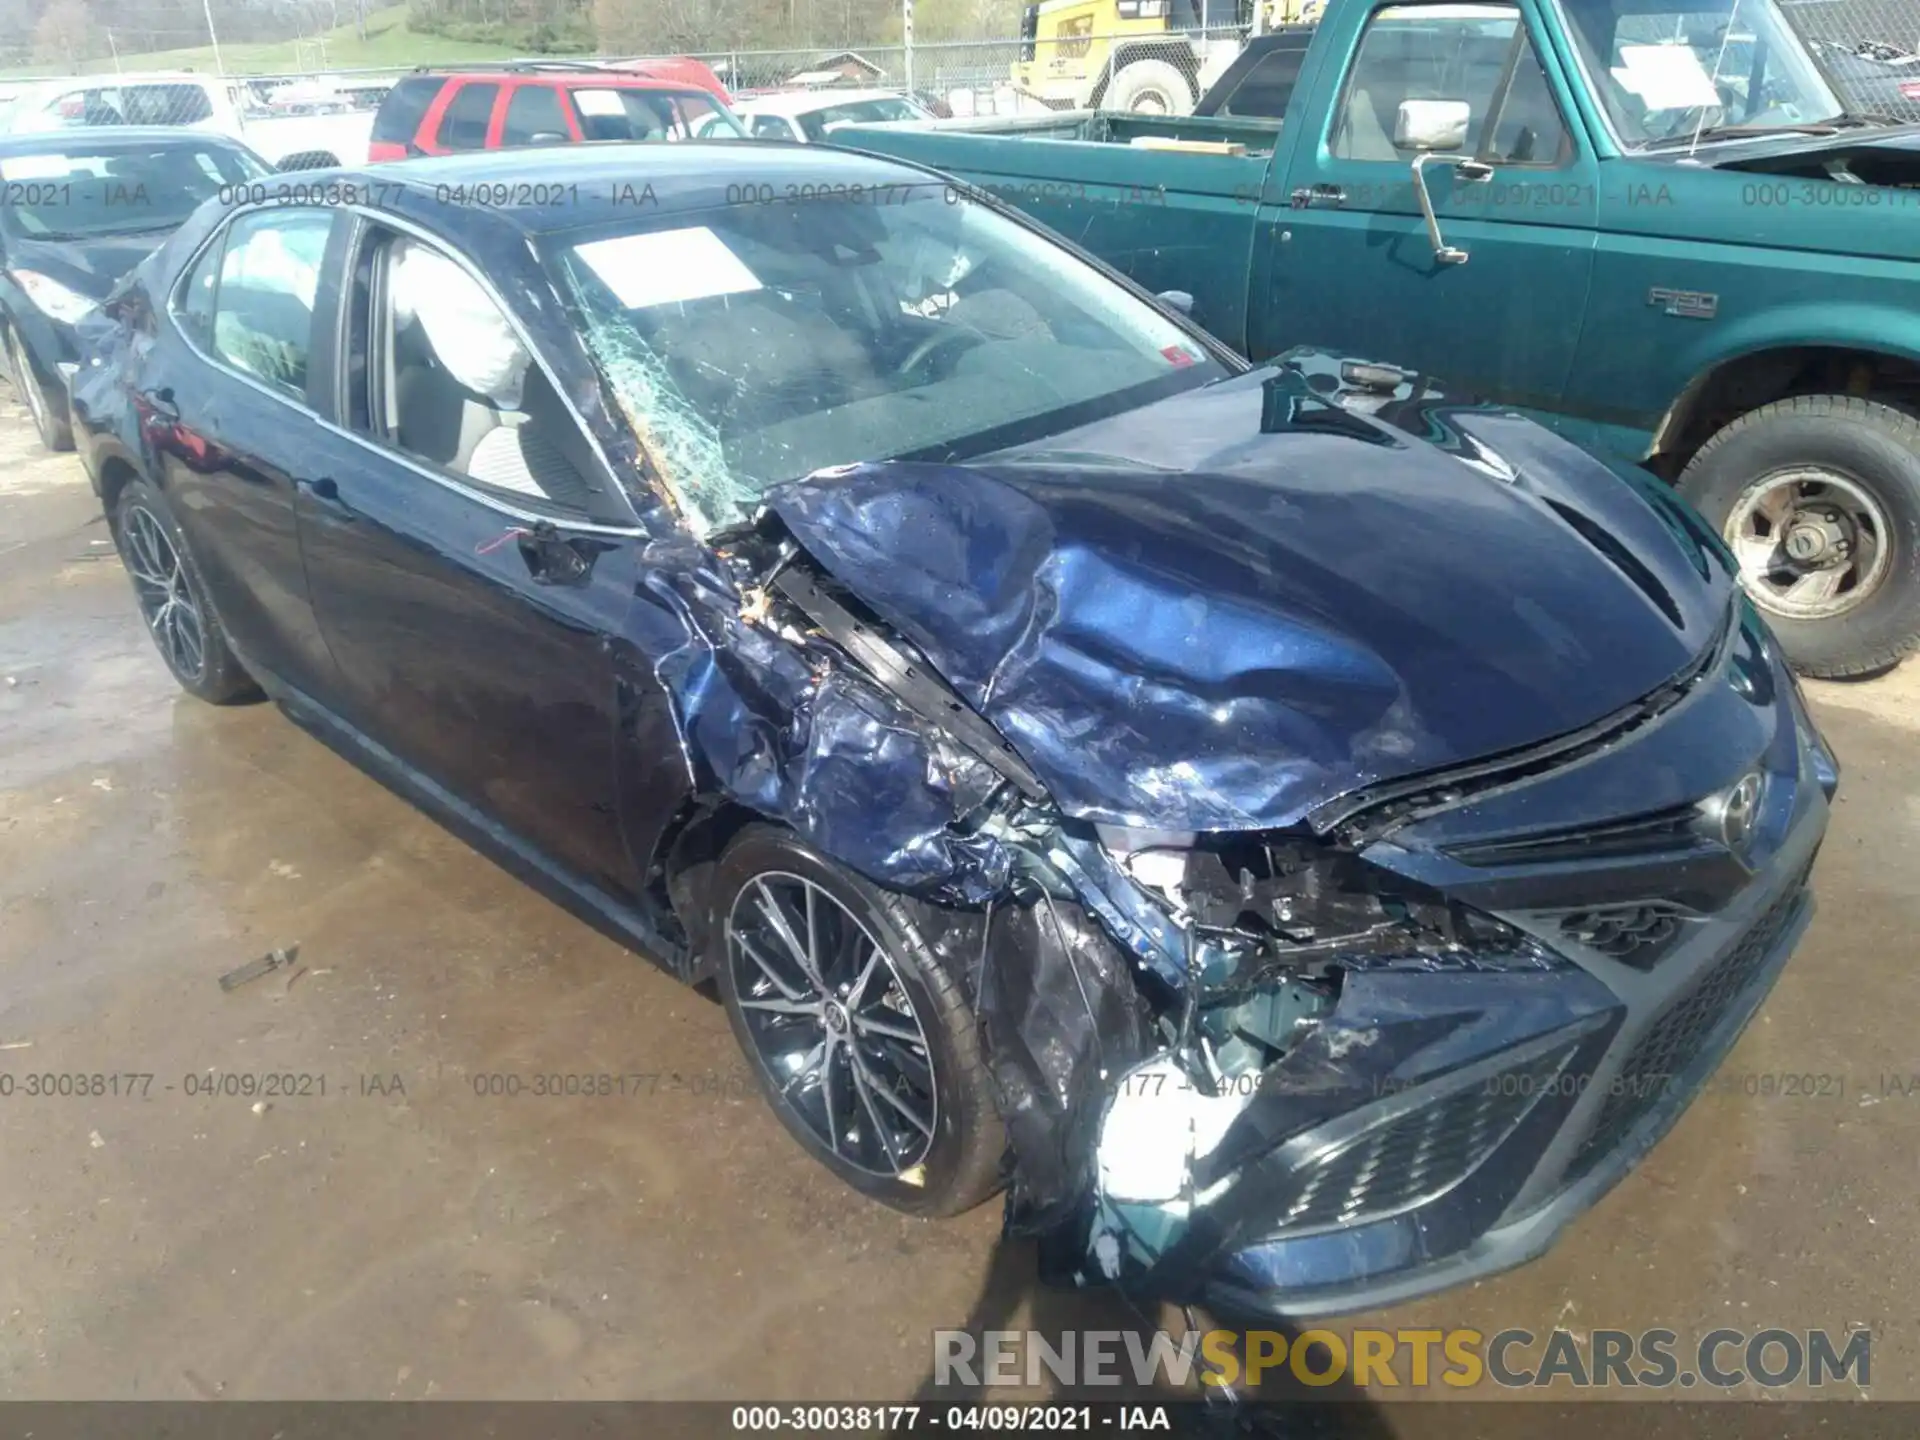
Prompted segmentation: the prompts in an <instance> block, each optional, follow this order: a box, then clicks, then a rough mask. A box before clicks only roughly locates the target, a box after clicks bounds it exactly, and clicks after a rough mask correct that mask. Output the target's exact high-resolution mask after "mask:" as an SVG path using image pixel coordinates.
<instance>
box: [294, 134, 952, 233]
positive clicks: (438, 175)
mask: <svg viewBox="0 0 1920 1440" xmlns="http://www.w3.org/2000/svg"><path fill="white" fill-rule="evenodd" d="M940 183H941V179H940V177H939V176H937V175H934V174H933V173H932V172H930V171H927V170H922V169H919V168H917V167H914V166H911V165H905V164H902V163H900V162H898V161H894V160H887V159H883V158H881V157H879V156H876V155H862V154H859V153H857V152H855V151H852V150H841V149H837V148H834V147H830V146H823V145H791V144H783V143H779V142H760V141H754V140H745V139H740V140H681V141H674V142H672V143H667V142H662V141H651V142H638V143H636V142H633V141H627V140H599V141H584V142H581V143H579V144H574V145H554V146H539V147H525V148H518V149H516V148H508V149H503V150H474V151H466V152H463V153H461V154H457V155H435V156H429V157H426V158H422V159H416V160H398V161H392V162H389V163H386V164H379V165H370V166H367V167H365V168H363V169H355V170H331V171H328V172H327V178H326V184H327V186H328V187H329V188H330V189H331V188H333V187H334V186H336V185H337V186H339V187H340V188H341V189H342V190H343V191H347V192H351V191H355V190H357V191H359V192H361V193H363V194H366V195H368V196H370V197H377V198H374V199H373V200H372V201H371V203H372V204H373V205H374V206H375V207H376V208H378V209H380V210H384V211H388V212H391V213H394V214H396V215H398V216H400V217H402V218H404V219H407V220H411V221H413V222H414V223H416V224H419V225H421V226H423V227H425V228H426V229H428V230H432V231H434V232H436V233H438V234H440V235H442V236H444V237H446V238H447V239H448V240H449V241H450V242H452V243H454V244H456V245H481V244H484V243H485V237H486V235H487V233H488V232H491V233H492V234H493V235H494V236H496V237H497V236H498V235H499V233H500V230H501V228H502V227H505V228H507V229H509V230H511V231H514V232H517V233H519V234H520V235H523V236H543V235H554V234H561V233H564V232H567V231H570V230H580V229H587V228H590V227H593V226H600V225H606V224H609V223H611V222H614V221H621V220H625V221H634V220H646V219H649V218H653V217H657V216H662V215H671V214H676V213H680V214H685V213H690V212H694V211H700V210H708V209H715V208H718V207H720V206H723V205H727V204H737V203H739V200H740V196H741V195H742V193H744V192H745V189H746V187H748V186H752V187H754V191H753V193H755V194H760V193H770V194H784V193H785V192H786V189H787V187H789V186H799V185H804V184H813V185H816V186H818V185H822V184H830V185H833V186H835V187H836V188H837V187H839V186H842V185H845V186H849V187H851V186H863V187H866V188H867V189H870V190H871V189H879V188H883V187H886V186H889V185H911V184H932V185H937V184H940ZM463 191H470V192H477V193H478V194H479V195H480V196H483V197H484V199H483V200H481V201H480V202H479V203H462V192H463Z"/></svg>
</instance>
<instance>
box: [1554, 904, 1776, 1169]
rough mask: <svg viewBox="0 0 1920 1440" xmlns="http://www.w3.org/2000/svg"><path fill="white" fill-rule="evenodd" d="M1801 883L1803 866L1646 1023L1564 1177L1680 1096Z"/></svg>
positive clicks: (1773, 938) (1600, 1155) (1601, 1155)
mask: <svg viewBox="0 0 1920 1440" xmlns="http://www.w3.org/2000/svg"><path fill="white" fill-rule="evenodd" d="M1806 882H1807V873H1806V871H1804V870H1803V871H1802V872H1801V873H1800V875H1799V877H1798V878H1797V879H1796V880H1795V881H1794V883H1793V884H1791V885H1789V886H1787V888H1786V889H1785V890H1783V891H1781V893H1780V897H1779V898H1778V899H1777V900H1775V901H1774V902H1773V904H1772V905H1770V906H1768V907H1767V910H1766V913H1764V914H1763V915H1762V916H1761V917H1760V919H1759V920H1758V921H1756V922H1755V924H1754V926H1753V928H1752V929H1751V930H1749V931H1747V933H1746V934H1745V935H1744V936H1742V937H1741V939H1740V941H1739V943H1738V944H1736V945H1735V946H1734V947H1733V948H1732V949H1731V950H1729V951H1728V952H1727V953H1726V954H1725V955H1723V956H1721V957H1720V959H1719V960H1718V961H1716V962H1715V963H1714V965H1713V966H1712V967H1711V968H1710V969H1709V970H1708V971H1707V972H1706V974H1704V975H1702V976H1701V977H1700V979H1699V981H1698V982H1697V983H1696V984H1695V985H1694V986H1693V988H1692V989H1691V990H1689V991H1687V993H1686V994H1684V995H1682V996H1681V997H1680V998H1679V999H1678V1000H1676V1001H1674V1002H1673V1004H1672V1005H1670V1006H1669V1007H1668V1008H1667V1010H1666V1011H1665V1012H1664V1013H1663V1014H1662V1015H1661V1016H1660V1017H1659V1018H1658V1019H1657V1020H1655V1021H1654V1022H1653V1024H1652V1025H1650V1026H1648V1027H1647V1031H1646V1033H1645V1034H1644V1035H1642V1036H1641V1037H1640V1039H1639V1040H1638V1042H1636V1043H1635V1045H1634V1047H1633V1049H1632V1050H1630V1051H1629V1052H1628V1053H1627V1058H1626V1060H1625V1061H1624V1062H1623V1063H1622V1065H1621V1067H1620V1073H1619V1075H1618V1077H1616V1080H1615V1081H1614V1083H1613V1084H1611V1085H1610V1086H1609V1087H1608V1089H1607V1097H1606V1099H1605V1100H1604V1101H1603V1102H1602V1104H1601V1106H1600V1115H1599V1118H1598V1119H1596V1120H1595V1121H1594V1124H1593V1130H1592V1132H1591V1133H1589V1134H1588V1136H1587V1139H1586V1143H1585V1144H1583V1145H1582V1146H1581V1147H1580V1152H1579V1154H1577V1155H1576V1156H1574V1159H1573V1164H1572V1165H1571V1166H1570V1167H1568V1172H1567V1179H1568V1180H1569V1181H1573V1180H1577V1179H1579V1178H1580V1176H1582V1175H1584V1174H1585V1173H1586V1172H1587V1171H1589V1170H1591V1169H1592V1168H1593V1167H1594V1165H1595V1164H1597V1163H1598V1162H1599V1161H1600V1160H1602V1159H1604V1158H1605V1157H1606V1156H1607V1155H1608V1154H1609V1153H1611V1152H1612V1150H1613V1149H1614V1147H1615V1146H1617V1145H1618V1144H1619V1143H1620V1142H1621V1141H1622V1140H1623V1139H1625V1138H1626V1136H1627V1133H1628V1132H1629V1131H1630V1130H1632V1129H1633V1127H1634V1126H1635V1125H1637V1124H1639V1122H1640V1120H1641V1119H1642V1118H1643V1117H1644V1116H1646V1115H1647V1114H1648V1113H1649V1112H1650V1111H1652V1110H1653V1109H1655V1108H1656V1107H1657V1106H1658V1105H1659V1104H1660V1103H1661V1101H1663V1100H1665V1099H1667V1098H1669V1097H1672V1098H1675V1099H1678V1098H1680V1096H1679V1086H1680V1080H1681V1077H1682V1076H1684V1075H1685V1074H1686V1073H1687V1072H1688V1071H1689V1070H1690V1069H1691V1068H1692V1067H1693V1065H1694V1063H1695V1062H1696V1061H1697V1060H1698V1059H1699V1058H1700V1051H1701V1046H1702V1045H1703V1044H1704V1043H1705V1042H1706V1040H1707V1037H1708V1036H1709V1034H1711V1032H1712V1030H1713V1028H1714V1026H1715V1025H1717V1024H1719V1022H1720V1020H1721V1017H1722V1016H1724V1015H1725V1014H1726V1013H1727V1011H1728V1009H1729V1008H1730V1007H1731V1006H1732V1005H1733V1003H1734V1002H1735V1001H1736V1000H1738V999H1739V998H1740V996H1741V995H1742V994H1744V993H1745V991H1746V990H1747V987H1748V986H1750V985H1751V984H1752V983H1753V981H1754V979H1755V977H1756V976H1758V974H1759V973H1760V971H1761V969H1762V967H1764V966H1765V964H1766V961H1767V957H1768V955H1769V954H1770V953H1771V952H1772V950H1773V946H1774V942H1775V941H1776V940H1778V939H1779V938H1780V933H1781V931H1782V930H1784V929H1785V928H1786V925H1787V921H1788V920H1789V919H1790V918H1792V915H1793V912H1794V908H1795V907H1796V906H1797V905H1798V904H1799V902H1800V897H1801V894H1802V893H1803V892H1804V891H1805V889H1806Z"/></svg>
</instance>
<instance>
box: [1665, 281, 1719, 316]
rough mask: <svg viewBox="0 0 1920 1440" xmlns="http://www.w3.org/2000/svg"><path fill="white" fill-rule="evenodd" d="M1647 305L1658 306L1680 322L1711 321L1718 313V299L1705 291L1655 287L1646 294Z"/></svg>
mask: <svg viewBox="0 0 1920 1440" xmlns="http://www.w3.org/2000/svg"><path fill="white" fill-rule="evenodd" d="M1647 304H1649V305H1658V306H1659V307H1660V308H1661V309H1662V310H1664V311H1665V312H1666V313H1667V314H1669V315H1672V316H1675V317H1676V318H1678V319H1681V320H1711V319H1713V317H1714V316H1715V315H1717V314H1718V313H1719V312H1720V297H1719V296H1718V295H1715V294H1713V293H1712V292H1711V291H1707V290H1669V289H1666V288H1665V287H1664V286H1660V285H1656V286H1654V287H1653V289H1651V290H1649V291H1648V292H1647Z"/></svg>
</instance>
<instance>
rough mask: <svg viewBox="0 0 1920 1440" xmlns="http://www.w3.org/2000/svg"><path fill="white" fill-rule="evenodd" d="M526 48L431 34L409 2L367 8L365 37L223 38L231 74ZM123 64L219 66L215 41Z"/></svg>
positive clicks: (99, 63)
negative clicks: (410, 18)
mask: <svg viewBox="0 0 1920 1440" xmlns="http://www.w3.org/2000/svg"><path fill="white" fill-rule="evenodd" d="M521 53H522V52H520V51H516V50H514V49H512V48H510V47H508V46H504V45H486V44H479V43H476V42H473V41H468V40H450V39H448V38H447V37H446V36H444V35H429V34H425V33H423V32H419V31H415V30H411V29H409V28H408V26H407V11H406V7H405V6H404V5H402V6H395V7H394V8H392V9H389V10H370V11H368V12H367V38H366V39H364V40H362V39H361V38H360V37H359V35H357V34H356V33H355V31H354V27H353V26H352V25H351V24H347V25H342V26H340V27H339V28H338V29H335V30H326V31H322V32H320V33H319V34H318V35H315V36H313V37H311V38H309V39H306V40H282V41H274V42H271V43H266V44H250V45H249V44H234V45H229V44H222V45H221V46H220V59H221V61H222V62H223V63H224V64H225V66H226V69H227V71H228V72H229V73H231V74H253V75H287V74H292V73H295V72H298V71H307V70H371V69H377V68H378V69H405V68H408V67H411V66H414V65H458V64H463V63H465V62H467V61H472V60H512V59H515V58H517V57H518V56H519V55H520V54H521ZM119 68H120V69H122V70H202V71H211V70H212V69H213V68H214V63H213V47H212V46H211V45H201V46H197V47H195V48H193V49H189V50H153V51H147V52H144V53H141V54H129V53H126V52H122V53H121V56H120V67H119ZM86 69H87V70H88V71H90V72H103V71H104V72H107V73H111V72H112V71H113V69H114V64H113V61H112V60H93V61H90V62H88V64H87V66H86ZM16 73H20V74H36V73H37V74H66V73H68V72H67V71H66V70H65V69H64V68H62V67H57V66H49V65H37V66H33V67H31V68H30V69H27V70H23V71H18V72H16Z"/></svg>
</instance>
